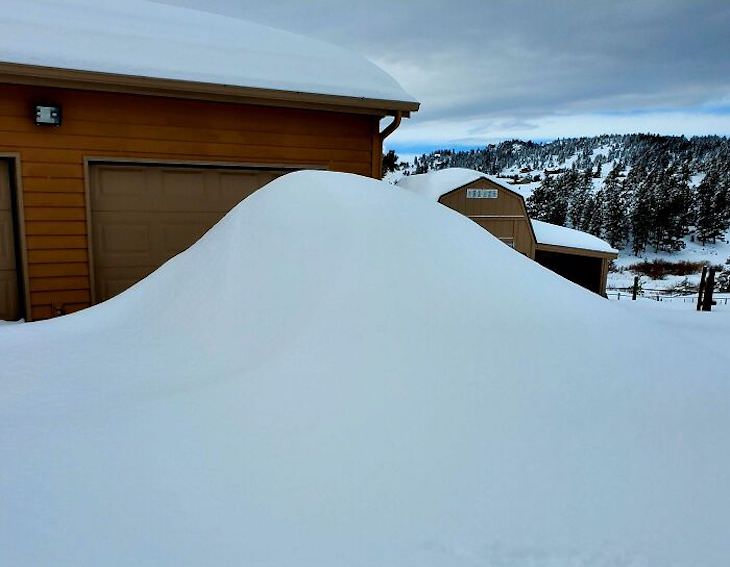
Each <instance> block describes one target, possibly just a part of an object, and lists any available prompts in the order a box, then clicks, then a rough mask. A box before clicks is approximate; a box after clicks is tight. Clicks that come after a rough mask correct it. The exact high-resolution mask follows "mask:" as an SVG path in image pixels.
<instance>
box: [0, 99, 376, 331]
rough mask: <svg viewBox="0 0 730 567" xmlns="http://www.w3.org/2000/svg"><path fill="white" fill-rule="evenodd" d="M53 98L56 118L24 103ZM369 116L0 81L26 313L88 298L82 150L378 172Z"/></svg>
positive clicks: (92, 154)
mask: <svg viewBox="0 0 730 567" xmlns="http://www.w3.org/2000/svg"><path fill="white" fill-rule="evenodd" d="M36 104H53V105H60V106H61V107H62V113H63V124H62V125H61V126H60V127H57V128H56V127H47V126H43V127H41V126H36V125H35V124H34V121H33V106H34V105H36ZM378 127H379V119H378V117H376V116H370V115H364V114H363V115H360V114H346V113H339V112H325V111H314V110H298V109H289V108H274V107H262V106H253V105H238V104H231V103H218V102H204V101H193V100H180V99H168V98H161V97H152V96H141V95H125V94H113V93H101V92H90V91H74V90H67V89H50V88H44V87H25V86H15V85H5V84H0V153H15V154H18V155H19V162H20V176H21V181H22V183H21V184H22V187H23V216H24V220H25V234H26V242H27V262H28V266H27V275H28V278H29V292H30V302H31V317H32V318H33V319H40V318H45V317H50V316H52V315H53V314H54V306H55V307H58V306H63V309H64V310H65V311H66V312H71V311H75V310H78V309H81V308H83V307H87V306H88V305H89V303H90V300H91V295H90V283H89V257H88V240H87V238H88V237H87V219H86V214H87V213H86V211H87V209H86V207H87V203H86V193H85V191H86V189H85V182H84V175H85V167H84V164H85V159H86V158H96V157H107V158H130V159H135V158H136V159H145V160H155V159H158V160H160V161H168V162H169V161H172V162H174V161H180V162H207V161H210V162H229V163H236V164H250V165H255V164H260V165H280V166H287V165H290V166H307V165H308V166H317V167H323V168H327V169H331V170H334V171H344V172H350V173H358V174H361V175H372V176H377V175H378V174H379V167H380V159H381V155H380V152H381V143H380V137H379V133H378Z"/></svg>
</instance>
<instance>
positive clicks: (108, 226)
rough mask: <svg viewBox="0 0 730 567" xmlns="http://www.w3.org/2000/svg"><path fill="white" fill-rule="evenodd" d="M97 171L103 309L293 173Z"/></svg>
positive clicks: (99, 167) (93, 188)
mask: <svg viewBox="0 0 730 567" xmlns="http://www.w3.org/2000/svg"><path fill="white" fill-rule="evenodd" d="M89 169H90V175H89V180H90V183H89V196H90V207H91V229H92V230H91V235H92V237H91V247H92V254H93V274H94V301H95V302H100V301H104V300H106V299H109V298H110V297H113V296H115V295H117V294H118V293H121V292H122V291H124V290H125V289H127V288H129V287H130V286H132V285H133V284H135V283H136V282H138V281H139V280H141V279H142V278H144V277H145V276H147V275H148V274H150V273H152V272H153V271H154V270H155V269H157V268H158V267H159V266H160V265H162V264H163V263H164V262H166V261H167V260H169V259H170V258H172V257H173V256H175V255H176V254H179V253H180V252H182V251H183V250H185V249H187V248H188V247H190V246H191V245H192V244H193V243H195V242H196V241H197V240H198V239H199V238H200V237H201V236H202V235H203V234H204V233H205V232H206V231H207V230H208V229H209V228H211V227H212V226H213V225H214V224H215V223H216V222H218V221H219V220H220V219H221V218H222V217H223V216H224V215H225V214H226V213H227V212H228V211H229V210H231V209H232V208H233V207H234V206H235V205H237V204H238V203H239V202H240V201H241V200H242V199H245V198H246V197H248V196H249V195H250V194H251V193H253V192H254V191H256V190H257V189H259V188H261V187H262V186H264V185H266V184H267V183H268V182H270V181H272V180H274V179H276V178H277V177H279V176H280V175H283V174H284V173H287V172H288V171H291V170H284V169H267V168H235V167H200V166H197V167H196V166H185V165H150V164H119V163H95V164H92V165H91V166H90V168H89Z"/></svg>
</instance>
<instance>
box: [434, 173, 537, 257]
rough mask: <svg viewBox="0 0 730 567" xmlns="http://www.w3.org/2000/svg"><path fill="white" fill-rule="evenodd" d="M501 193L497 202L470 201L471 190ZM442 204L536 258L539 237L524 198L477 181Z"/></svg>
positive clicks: (446, 197) (462, 188) (449, 195)
mask: <svg viewBox="0 0 730 567" xmlns="http://www.w3.org/2000/svg"><path fill="white" fill-rule="evenodd" d="M472 188H475V189H497V190H498V191H499V198H497V199H467V197H466V191H467V189H472ZM439 202H440V203H441V204H443V205H446V206H447V207H449V208H451V209H454V210H455V211H457V212H459V213H461V214H463V215H465V216H467V217H469V218H470V219H471V220H473V221H474V222H476V223H477V224H478V225H479V226H481V227H483V228H485V229H486V230H488V231H489V232H491V233H492V234H494V235H495V236H497V237H498V238H512V239H513V240H514V248H515V250H517V251H518V252H521V253H522V254H525V255H526V256H528V257H530V258H534V257H535V237H534V236H533V233H532V225H531V224H530V219H529V218H528V216H527V210H526V209H525V205H524V200H523V199H522V197H521V196H520V195H518V194H517V193H514V192H512V191H510V190H507V189H505V188H504V187H500V186H499V185H497V184H495V183H492V182H491V181H489V180H488V179H484V178H482V179H477V180H476V181H473V182H471V183H469V184H468V185H465V186H464V187H461V188H459V189H458V190H456V191H452V192H450V193H447V194H445V195H444V196H443V197H441V199H439Z"/></svg>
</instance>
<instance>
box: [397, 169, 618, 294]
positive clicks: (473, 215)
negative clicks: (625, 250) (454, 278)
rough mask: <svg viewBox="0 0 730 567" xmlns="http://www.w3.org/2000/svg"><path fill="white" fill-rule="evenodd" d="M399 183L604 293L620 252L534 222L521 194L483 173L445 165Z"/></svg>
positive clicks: (583, 236)
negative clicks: (611, 268)
mask: <svg viewBox="0 0 730 567" xmlns="http://www.w3.org/2000/svg"><path fill="white" fill-rule="evenodd" d="M397 185H398V187H400V188H402V189H405V190H408V191H411V192H413V193H417V194H418V195H422V196H424V197H426V198H428V199H432V200H434V201H437V202H439V203H441V204H442V205H445V206H447V207H449V208H450V209H453V210H455V211H457V212H459V213H461V214H463V215H465V216H467V217H469V218H470V219H471V220H473V221H474V222H476V223H477V224H478V225H480V226H481V227H483V228H485V229H486V230H488V231H489V232H490V233H492V234H493V235H494V236H496V237H497V238H499V239H500V240H501V241H502V242H504V243H505V244H507V245H508V246H511V247H512V248H514V249H515V250H517V251H518V252H521V253H522V254H524V255H525V256H528V257H529V258H531V259H533V260H535V261H536V262H538V263H539V264H541V265H543V266H545V267H546V268H548V269H550V270H552V271H553V272H555V273H557V274H559V275H561V276H563V277H564V278H566V279H568V280H570V281H572V282H573V283H576V284H578V285H580V286H583V287H584V288H586V289H588V290H590V291H593V292H595V293H597V294H599V295H604V296H605V295H606V280H607V276H608V268H609V265H610V262H611V260H614V259H615V258H616V257H617V256H618V252H617V251H616V250H614V249H613V248H611V246H610V245H609V244H608V243H607V242H604V241H603V240H601V239H600V238H597V237H595V236H593V235H591V234H587V233H585V232H581V231H579V230H574V229H571V228H566V227H562V226H556V225H554V224H549V223H546V222H542V221H537V220H532V219H530V218H529V217H528V215H527V209H526V207H525V201H524V198H523V197H522V195H520V194H519V193H517V192H515V191H514V190H513V189H512V188H511V187H510V186H509V185H507V184H506V183H504V182H503V181H502V180H501V179H499V178H496V177H493V176H490V175H486V174H484V173H482V172H480V171H475V170H472V169H464V168H447V169H441V170H437V171H432V172H429V173H423V174H417V175H409V176H406V177H404V178H402V179H400V180H399V181H398V182H397Z"/></svg>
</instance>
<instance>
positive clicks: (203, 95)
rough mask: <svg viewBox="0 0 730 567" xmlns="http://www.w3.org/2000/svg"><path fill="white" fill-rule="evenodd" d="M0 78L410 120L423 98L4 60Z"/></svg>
mask: <svg viewBox="0 0 730 567" xmlns="http://www.w3.org/2000/svg"><path fill="white" fill-rule="evenodd" d="M0 82H4V83H11V84H20V85H37V86H45V87H58V88H70V89H80V90H91V91H104V92H117V93H126V94H142V95H151V96H162V97H174V98H187V99H196V100H210V101H217V102H234V103H241V104H257V105H261V106H282V107H290V108H307V109H317V110H329V111H340V112H342V111H347V112H353V113H357V114H375V115H381V116H383V115H384V116H395V115H396V114H397V113H399V112H400V113H401V116H403V117H405V118H407V117H409V116H410V113H411V112H416V111H417V110H418V109H419V107H420V103H419V102H412V101H402V100H383V99H374V98H366V97H351V96H342V95H329V94H317V93H307V92H298V91H285V90H277V89H264V88H257V87H239V86H234V85H225V84H217V83H203V82H195V81H184V80H178V79H161V78H156V77H144V76H139V75H121V74H115V73H102V72H97V71H80V70H76V69H64V68H58V67H43V66H39V65H25V64H22V63H6V62H0Z"/></svg>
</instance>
